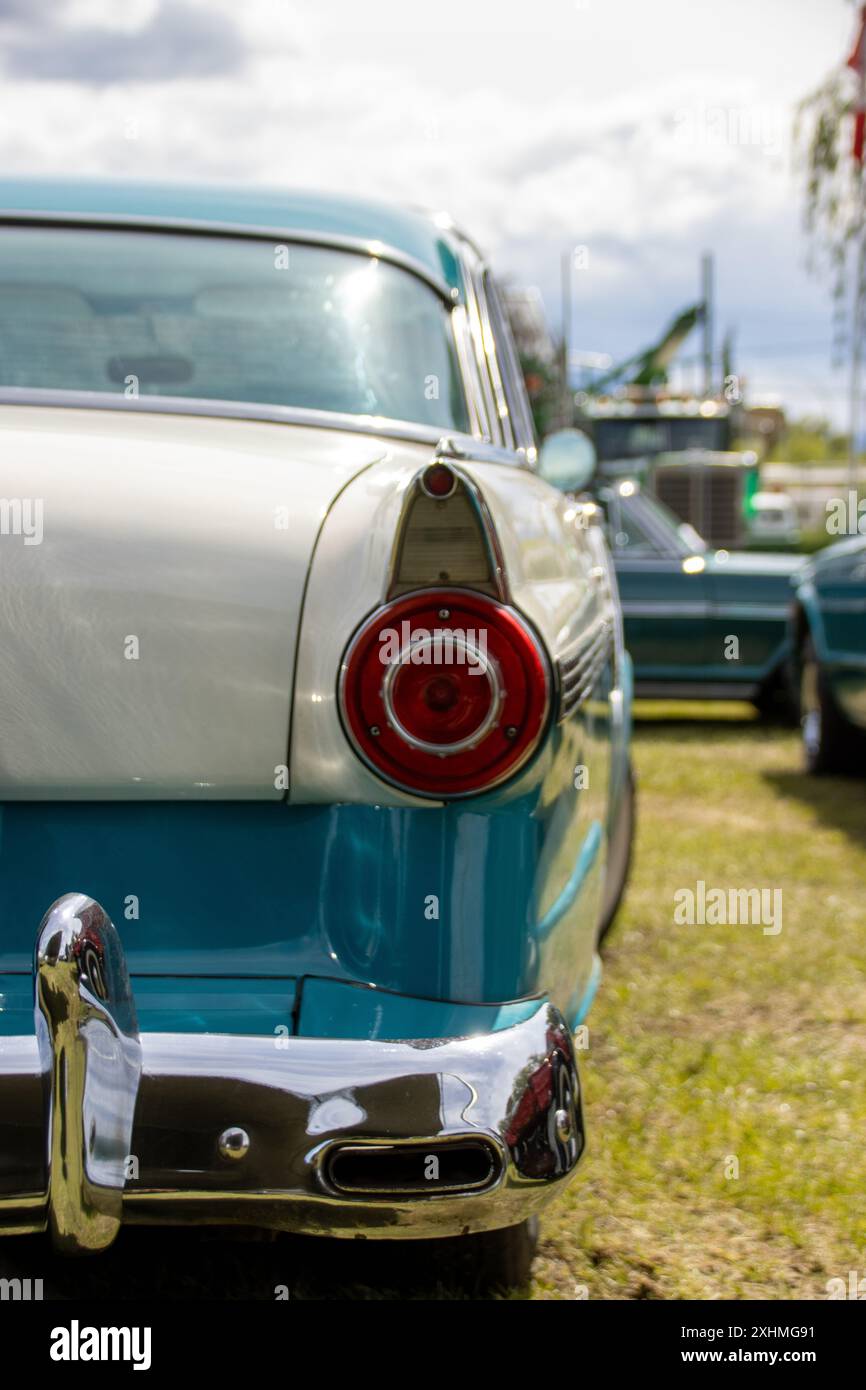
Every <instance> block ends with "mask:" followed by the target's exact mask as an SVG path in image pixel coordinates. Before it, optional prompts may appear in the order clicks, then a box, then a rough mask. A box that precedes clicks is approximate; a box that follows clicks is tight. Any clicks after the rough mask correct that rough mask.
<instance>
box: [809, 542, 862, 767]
mask: <svg viewBox="0 0 866 1390" xmlns="http://www.w3.org/2000/svg"><path fill="white" fill-rule="evenodd" d="M791 627H792V642H793V644H794V645H795V648H796V651H797V653H798V657H799V662H798V665H799V672H800V691H801V713H802V728H803V747H804V753H805V760H806V767H807V768H808V770H809V771H810V772H818V773H821V772H861V773H862V772H863V771H864V770H866V536H856V537H852V538H851V539H848V540H842V541H838V542H836V544H835V545H831V546H828V547H827V549H826V550H820V551H818V553H817V554H816V555H813V556H812V557H811V559H810V560H809V563H808V565H807V566H806V568H805V569H804V570H803V572H802V574H801V576H800V582H799V584H798V586H797V592H796V603H795V605H794V609H793V615H792V623H791Z"/></svg>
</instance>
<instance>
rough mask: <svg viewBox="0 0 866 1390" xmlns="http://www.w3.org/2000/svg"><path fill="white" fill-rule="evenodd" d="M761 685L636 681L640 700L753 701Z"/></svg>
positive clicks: (746, 683) (751, 683)
mask: <svg viewBox="0 0 866 1390" xmlns="http://www.w3.org/2000/svg"><path fill="white" fill-rule="evenodd" d="M760 688H761V687H760V685H759V684H758V683H757V682H755V681H752V682H746V681H681V680H670V681H665V680H646V681H635V687H634V693H635V698H636V699H638V700H751V699H752V697H753V696H755V695H757V693H758V691H759V690H760Z"/></svg>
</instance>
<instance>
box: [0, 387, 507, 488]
mask: <svg viewBox="0 0 866 1390" xmlns="http://www.w3.org/2000/svg"><path fill="white" fill-rule="evenodd" d="M6 405H11V406H18V405H23V406H28V405H29V406H57V407H59V408H61V409H66V410H120V411H126V412H127V413H129V414H132V415H135V414H139V413H142V414H145V415H196V416H204V417H206V418H212V419H216V420H219V419H224V420H252V421H257V422H260V423H264V424H276V425H300V426H303V427H305V428H309V429H324V430H346V431H349V432H351V433H354V434H367V435H371V436H372V437H373V438H376V439H402V440H406V441H407V442H408V443H410V444H430V445H433V446H434V447H435V445H436V444H438V443H439V441H440V440H441V439H442V426H441V425H418V424H416V423H415V422H414V421H412V420H389V419H386V418H385V417H384V416H382V415H344V414H341V413H338V412H336V411H334V412H331V411H327V410H308V409H307V408H306V407H303V406H293V405H265V404H261V403H259V402H257V401H220V400H210V399H206V398H202V397H195V396H138V397H132V396H129V397H127V396H122V395H120V394H119V393H115V392H114V391H60V390H56V389H55V388H54V387H49V388H45V387H40V386H0V407H2V406H6ZM449 438H450V439H451V440H452V441H464V440H465V448H462V447H461V455H460V456H461V457H462V458H466V459H471V460H472V462H473V463H506V464H510V466H511V467H512V468H526V466H527V464H526V460H525V459H524V458H522V457H521V456H520V455H517V454H515V453H514V451H513V450H511V449H505V448H503V446H502V445H495V444H491V443H490V441H489V440H488V439H476V438H474V437H473V436H472V435H463V434H460V433H459V432H457V431H451V432H450V434H449Z"/></svg>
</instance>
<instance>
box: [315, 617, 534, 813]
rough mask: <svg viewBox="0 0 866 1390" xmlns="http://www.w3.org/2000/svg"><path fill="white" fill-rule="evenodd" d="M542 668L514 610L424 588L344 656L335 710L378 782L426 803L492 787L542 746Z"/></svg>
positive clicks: (365, 630) (375, 622) (363, 632)
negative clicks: (427, 798)
mask: <svg viewBox="0 0 866 1390" xmlns="http://www.w3.org/2000/svg"><path fill="white" fill-rule="evenodd" d="M548 696H549V681H548V669H547V662H546V660H545V657H544V655H543V653H542V651H541V648H540V646H539V644H538V642H537V640H536V638H535V637H534V636H533V634H532V632H531V631H530V629H529V627H528V626H527V624H526V623H525V622H524V621H523V620H522V618H520V617H519V616H518V614H516V613H515V612H513V611H512V610H511V609H510V608H506V607H505V606H504V605H502V604H500V603H496V602H494V600H493V599H489V598H487V597H485V595H483V594H477V593H470V592H468V591H466V590H462V589H460V590H457V589H441V590H429V589H426V590H421V591H418V592H416V593H413V594H409V595H407V596H406V597H405V598H401V599H398V600H397V601H396V602H394V603H390V604H387V605H386V606H385V607H384V608H380V609H379V610H378V612H376V613H374V614H373V616H372V617H371V618H369V619H368V620H367V622H366V623H364V625H363V626H362V627H361V628H360V629H359V630H358V632H357V633H356V634H355V636H354V637H353V639H352V641H351V643H350V644H349V648H348V650H347V652H346V655H345V657H344V659H343V665H342V670H341V673H340V711H341V714H342V718H343V724H344V727H345V728H346V731H347V733H348V734H349V737H350V738H351V740H352V742H353V743H354V745H355V747H356V749H357V750H358V752H359V753H360V754H361V756H362V758H364V760H365V761H366V762H367V763H369V764H370V766H371V767H372V768H374V770H375V771H376V772H378V773H379V774H380V776H382V777H384V778H386V779H387V780H388V781H389V782H393V783H394V784H395V785H397V786H400V787H404V788H406V790H408V791H413V792H418V793H420V794H421V795H422V796H431V797H441V796H460V795H463V796H465V795H467V794H468V793H470V792H479V791H483V790H486V789H487V788H488V787H492V786H494V785H495V784H496V783H498V782H501V781H502V780H503V779H504V778H505V777H508V776H510V775H511V774H512V773H513V772H515V771H516V770H517V769H518V768H519V767H520V766H521V765H522V764H523V763H524V762H525V761H526V760H527V758H528V757H529V756H530V754H531V753H532V752H533V750H534V749H535V747H536V746H537V744H538V740H539V738H540V736H541V733H542V730H543V728H544V724H545V720H546V717H547V711H548V705H549V698H548Z"/></svg>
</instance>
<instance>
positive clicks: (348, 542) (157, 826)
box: [0, 182, 633, 1279]
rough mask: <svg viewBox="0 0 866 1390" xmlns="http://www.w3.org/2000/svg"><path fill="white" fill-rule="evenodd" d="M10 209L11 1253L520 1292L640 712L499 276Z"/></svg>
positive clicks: (3, 960) (158, 191)
mask: <svg viewBox="0 0 866 1390" xmlns="http://www.w3.org/2000/svg"><path fill="white" fill-rule="evenodd" d="M0 205H2V207H3V209H4V211H3V213H2V215H0V435H2V439H3V450H2V464H0V473H2V491H3V494H4V496H6V497H7V498H10V499H16V498H17V499H19V501H20V502H21V508H20V517H19V520H20V521H21V523H22V524H21V526H19V528H18V530H17V532H15V534H12V535H9V536H5V537H4V539H3V558H4V592H5V594H6V602H5V604H4V608H3V611H2V614H0V632H2V641H3V649H4V662H3V665H2V668H0V705H2V708H3V711H4V713H3V721H2V725H0V794H2V802H3V808H2V814H3V837H2V842H0V990H2V993H3V995H4V1009H3V1011H2V1012H0V1032H2V1035H3V1036H2V1039H0V1154H2V1155H3V1165H2V1167H0V1228H3V1229H5V1230H7V1231H8V1230H14V1231H17V1232H19V1233H21V1232H27V1231H39V1230H42V1229H44V1228H46V1226H47V1227H48V1228H49V1229H50V1230H51V1232H52V1234H53V1236H54V1239H55V1241H56V1243H57V1245H58V1246H59V1247H60V1248H61V1249H64V1250H74V1251H78V1250H97V1249H102V1248H105V1246H106V1245H108V1244H109V1243H110V1242H111V1240H112V1239H113V1238H114V1235H115V1234H116V1231H117V1229H118V1226H119V1224H120V1223H121V1222H122V1221H123V1220H125V1219H127V1218H131V1219H133V1220H135V1221H136V1222H139V1223H142V1222H143V1223H163V1222H167V1223H173V1224H179V1225H183V1224H185V1223H187V1222H189V1223H191V1224H202V1223H208V1222H212V1223H216V1224H219V1225H220V1226H225V1225H226V1224H242V1225H252V1226H265V1227H273V1228H278V1229H288V1230H294V1231H303V1232H307V1233H312V1234H338V1235H343V1236H350V1237H356V1236H359V1235H362V1236H363V1235H366V1236H380V1237H409V1236H417V1235H429V1236H439V1237H442V1236H449V1235H451V1236H458V1235H459V1236H461V1237H463V1238H466V1237H470V1238H471V1239H470V1241H469V1244H470V1245H472V1246H473V1250H474V1252H475V1258H477V1260H478V1261H479V1263H481V1264H484V1262H485V1261H492V1262H493V1264H494V1266H495V1268H496V1269H497V1270H498V1271H499V1272H500V1274H501V1275H502V1276H503V1277H505V1278H512V1279H513V1278H515V1277H518V1276H519V1273H520V1271H521V1270H522V1271H523V1272H525V1267H526V1258H527V1256H528V1253H529V1251H530V1249H531V1239H530V1237H531V1223H532V1221H533V1220H534V1218H535V1216H536V1213H537V1211H538V1210H539V1209H540V1207H541V1206H542V1205H543V1203H544V1202H545V1201H546V1200H548V1199H549V1198H550V1197H551V1196H553V1195H554V1194H555V1193H556V1192H557V1191H559V1190H560V1189H561V1188H562V1187H563V1185H564V1184H565V1183H566V1182H567V1181H568V1179H569V1178H570V1177H571V1175H572V1174H573V1172H574V1169H575V1166H576V1164H577V1162H578V1159H579V1157H580V1154H581V1151H582V1148H583V1122H582V1110H581V1102H580V1084H579V1077H578V1074H577V1066H576V1060H575V1054H574V1047H573V1044H572V1030H573V1029H574V1027H575V1026H576V1025H577V1024H579V1023H580V1022H581V1021H582V1020H583V1019H584V1018H585V1016H586V1013H587V1010H588V1008H589V1006H590V1003H591V1001H592V998H593V995H594V992H595V989H596V986H597V983H598V977H599V953H598V945H599V940H600V935H601V934H602V933H603V931H604V930H605V928H606V926H607V925H609V923H610V920H611V918H612V914H613V912H614V911H615V908H616V903H617V901H618V898H619V895H620V893H621V891H622V886H623V882H624V878H625V874H626V871H627V865H628V851H629V847H630V840H631V828H632V823H633V780H632V778H631V773H630V764H629V755H628V743H629V729H630V700H631V686H632V680H631V667H630V662H629V658H628V656H627V654H626V651H625V648H624V644H623V634H622V622H621V614H620V609H619V602H618V597H617V591H616V581H615V576H614V572H613V568H612V564H611V561H610V556H609V553H608V551H607V548H606V544H605V540H604V534H603V531H602V528H601V527H600V526H597V525H583V524H582V523H583V520H584V516H583V511H582V509H581V508H580V507H579V506H576V505H572V504H570V503H569V502H568V501H567V499H565V498H564V497H563V496H562V495H561V494H560V493H559V492H558V491H557V490H555V489H554V488H553V487H551V486H550V485H548V483H546V482H545V481H544V480H543V479H541V478H540V477H538V476H537V474H536V472H535V441H534V438H533V435H532V427H531V422H530V415H529V410H528V406H527V402H526V398H525V394H524V389H523V383H522V380H521V376H520V372H519V370H518V368H517V363H516V357H515V353H514V349H513V344H512V342H511V338H510V334H509V331H508V328H507V326H506V323H505V318H504V315H503V313H502V309H501V305H500V301H499V297H498V292H497V288H496V284H495V281H494V279H493V277H492V275H491V272H490V269H489V267H488V266H487V265H486V264H485V262H484V261H483V259H482V257H481V256H480V255H479V253H478V252H477V251H476V249H475V248H474V246H473V245H472V243H471V242H470V241H469V240H467V239H466V238H465V237H464V236H463V235H462V234H460V233H459V232H457V231H455V230H453V229H452V228H451V227H450V225H448V224H446V223H445V222H443V220H442V219H441V218H437V219H434V218H432V217H427V216H425V215H422V214H418V213H410V212H402V211H399V210H394V209H391V208H386V207H384V206H380V205H377V204H373V203H367V202H363V201H352V200H348V199H340V198H330V197H322V198H316V197H313V196H297V197H292V196H288V195H286V196H281V195H278V194H273V195H272V194H267V193H261V194H259V193H256V192H254V191H253V192H247V193H243V194H242V193H237V192H235V191H231V190H228V191H219V190H208V191H205V192H201V193H198V192H196V191H194V190H186V189H180V188H177V187H175V188H154V187H150V188H148V187H136V186H134V185H124V186H123V187H112V186H110V185H105V186H102V185H83V186H79V185H69V184H63V183H45V184H28V183H25V182H22V183H15V182H10V183H6V184H4V185H2V186H0ZM36 501H38V502H39V504H40V506H39V507H38V508H35V509H34V507H31V508H30V509H29V510H28V508H27V506H25V503H27V502H36ZM27 517H30V519H31V520H32V521H33V523H34V524H33V526H32V527H30V526H29V525H27V524H25V523H26V521H27ZM37 517H38V523H39V524H38V527H37V525H36V522H37ZM37 529H38V530H39V536H38V539H37V534H36V533H37ZM31 542H32V543H31ZM82 889H83V890H84V891H83V892H82V891H81V890H82ZM71 890H76V891H71ZM53 899H56V900H57V901H56V902H54V905H53V906H51V903H52V900H53ZM46 909H48V910H47V912H46ZM43 914H45V915H44V919H43ZM40 919H43V922H42V927H41V928H39V922H40ZM37 932H38V937H37V950H36V960H37V973H36V1007H35V1011H34V1008H33V999H32V989H33V980H32V976H31V960H32V956H33V941H34V936H36V935H37ZM85 934H86V942H87V950H86V951H85V950H83V949H82V948H81V942H82V940H83V939H85ZM93 962H98V963H99V966H98V970H97V968H96V966H94V965H93ZM130 977H131V978H130ZM45 1073H52V1074H53V1075H54V1077H55V1085H54V1089H53V1091H52V1096H53V1100H52V1104H51V1107H50V1108H49V1111H48V1115H47V1120H46V1119H45V1118H44V1117H43V1109H42V1105H43V1102H42V1097H43V1076H44V1074H45ZM58 1078H59V1079H58ZM61 1083H62V1084H61ZM133 1114H134V1117H135V1118H134V1122H133V1119H132V1116H133ZM46 1123H47V1126H48V1131H49V1133H50V1135H51V1139H52V1147H50V1148H49V1149H48V1151H47V1153H48V1156H47V1160H46V1144H45V1125H46ZM128 1155H134V1156H135V1158H136V1164H135V1171H134V1172H130V1171H129V1167H128V1164H127V1162H126V1159H127V1156H128ZM473 1242H474V1243H473Z"/></svg>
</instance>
